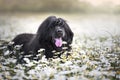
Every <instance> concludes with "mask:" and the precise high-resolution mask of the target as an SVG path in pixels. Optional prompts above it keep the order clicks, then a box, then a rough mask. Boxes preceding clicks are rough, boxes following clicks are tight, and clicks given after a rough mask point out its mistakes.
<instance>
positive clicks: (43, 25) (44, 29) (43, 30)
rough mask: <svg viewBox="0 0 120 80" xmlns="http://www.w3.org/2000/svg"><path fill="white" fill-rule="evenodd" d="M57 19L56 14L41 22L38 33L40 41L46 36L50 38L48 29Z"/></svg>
mask: <svg viewBox="0 0 120 80" xmlns="http://www.w3.org/2000/svg"><path fill="white" fill-rule="evenodd" d="M55 20H56V17H55V16H49V17H48V18H46V19H45V20H44V21H43V22H42V23H41V25H40V26H39V28H38V31H37V35H36V37H37V38H38V40H39V41H44V40H45V39H46V38H48V34H49V30H48V29H49V28H50V27H51V25H52V24H53V22H54V21H55Z"/></svg>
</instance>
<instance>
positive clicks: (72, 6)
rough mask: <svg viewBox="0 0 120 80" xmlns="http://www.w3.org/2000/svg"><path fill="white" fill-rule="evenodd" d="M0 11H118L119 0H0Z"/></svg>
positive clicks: (119, 8) (119, 9)
mask: <svg viewBox="0 0 120 80" xmlns="http://www.w3.org/2000/svg"><path fill="white" fill-rule="evenodd" d="M0 12H42V13H43V12H60V13H63V12H66V13H68V12H71V13H74V12H80V13H116V14H119V13H120V0H34V1H33V0H0Z"/></svg>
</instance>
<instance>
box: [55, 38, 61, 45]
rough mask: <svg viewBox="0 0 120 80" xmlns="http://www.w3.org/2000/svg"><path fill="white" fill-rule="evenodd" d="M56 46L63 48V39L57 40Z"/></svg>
mask: <svg viewBox="0 0 120 80" xmlns="http://www.w3.org/2000/svg"><path fill="white" fill-rule="evenodd" d="M55 45H56V47H61V46H62V39H61V38H56V39H55Z"/></svg>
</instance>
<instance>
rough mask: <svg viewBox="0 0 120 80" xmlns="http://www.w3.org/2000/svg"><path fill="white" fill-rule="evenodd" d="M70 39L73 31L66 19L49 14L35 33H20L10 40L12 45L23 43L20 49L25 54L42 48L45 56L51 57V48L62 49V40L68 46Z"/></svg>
mask: <svg viewBox="0 0 120 80" xmlns="http://www.w3.org/2000/svg"><path fill="white" fill-rule="evenodd" d="M72 40H73V32H72V31H71V29H70V27H69V26H68V24H67V23H66V21H65V20H63V19H62V18H56V17H55V16H50V17H48V18H47V19H46V20H44V21H43V23H42V24H41V25H40V27H39V28H38V31H37V33H36V34H28V33H24V34H20V35H17V36H16V37H15V38H14V39H13V40H12V41H13V42H14V45H21V44H23V46H22V49H21V51H24V53H25V55H27V54H33V55H36V54H37V53H38V50H39V49H40V48H44V49H45V56H46V58H52V57H53V55H54V54H53V53H52V51H53V50H56V51H58V52H60V51H62V47H63V44H62V42H63V41H65V42H66V43H67V44H66V45H65V47H69V45H70V44H71V43H72Z"/></svg>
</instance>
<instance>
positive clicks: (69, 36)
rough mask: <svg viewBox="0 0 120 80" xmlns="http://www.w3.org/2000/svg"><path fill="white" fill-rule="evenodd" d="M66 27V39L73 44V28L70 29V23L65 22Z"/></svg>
mask: <svg viewBox="0 0 120 80" xmlns="http://www.w3.org/2000/svg"><path fill="white" fill-rule="evenodd" d="M64 28H65V32H66V35H65V41H67V43H68V44H71V43H72V41H73V36H74V33H73V32H72V30H71V29H70V27H69V25H68V24H67V23H66V21H65V23H64Z"/></svg>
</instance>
